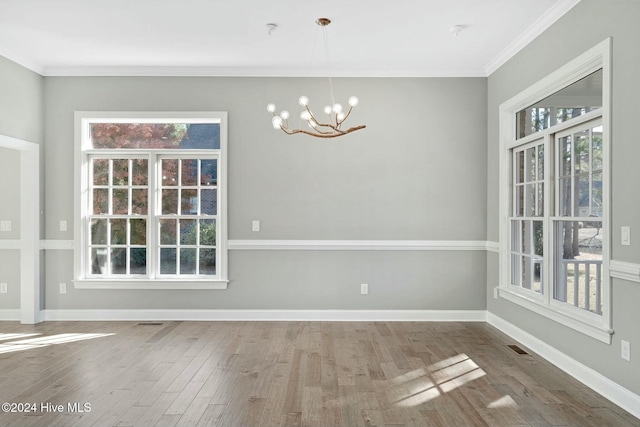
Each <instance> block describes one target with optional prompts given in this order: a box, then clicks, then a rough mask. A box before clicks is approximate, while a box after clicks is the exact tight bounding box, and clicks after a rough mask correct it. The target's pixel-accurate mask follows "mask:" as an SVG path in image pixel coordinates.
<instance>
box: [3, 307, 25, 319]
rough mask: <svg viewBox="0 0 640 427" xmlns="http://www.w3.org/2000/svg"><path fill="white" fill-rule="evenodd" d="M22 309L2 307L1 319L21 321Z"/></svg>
mask: <svg viewBox="0 0 640 427" xmlns="http://www.w3.org/2000/svg"><path fill="white" fill-rule="evenodd" d="M19 320H20V309H19V308H3V309H0V321H3V322H8V321H19Z"/></svg>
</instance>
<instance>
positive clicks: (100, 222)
mask: <svg viewBox="0 0 640 427" xmlns="http://www.w3.org/2000/svg"><path fill="white" fill-rule="evenodd" d="M91 244H92V245H106V244H107V220H106V219H92V220H91Z"/></svg>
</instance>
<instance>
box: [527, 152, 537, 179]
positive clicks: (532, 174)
mask: <svg viewBox="0 0 640 427" xmlns="http://www.w3.org/2000/svg"><path fill="white" fill-rule="evenodd" d="M525 163H526V168H525V180H526V181H527V182H531V181H534V180H535V179H536V149H535V147H531V148H527V150H526V152H525Z"/></svg>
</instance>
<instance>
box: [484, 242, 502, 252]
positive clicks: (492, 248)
mask: <svg viewBox="0 0 640 427" xmlns="http://www.w3.org/2000/svg"><path fill="white" fill-rule="evenodd" d="M487 252H495V253H500V242H491V241H488V242H487Z"/></svg>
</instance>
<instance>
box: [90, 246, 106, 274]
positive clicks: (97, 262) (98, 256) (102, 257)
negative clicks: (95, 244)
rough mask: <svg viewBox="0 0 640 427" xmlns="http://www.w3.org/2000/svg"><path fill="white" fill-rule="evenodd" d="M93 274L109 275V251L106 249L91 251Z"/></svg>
mask: <svg viewBox="0 0 640 427" xmlns="http://www.w3.org/2000/svg"><path fill="white" fill-rule="evenodd" d="M90 262H91V274H106V273H107V250H106V249H105V248H93V249H91V259H90Z"/></svg>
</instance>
